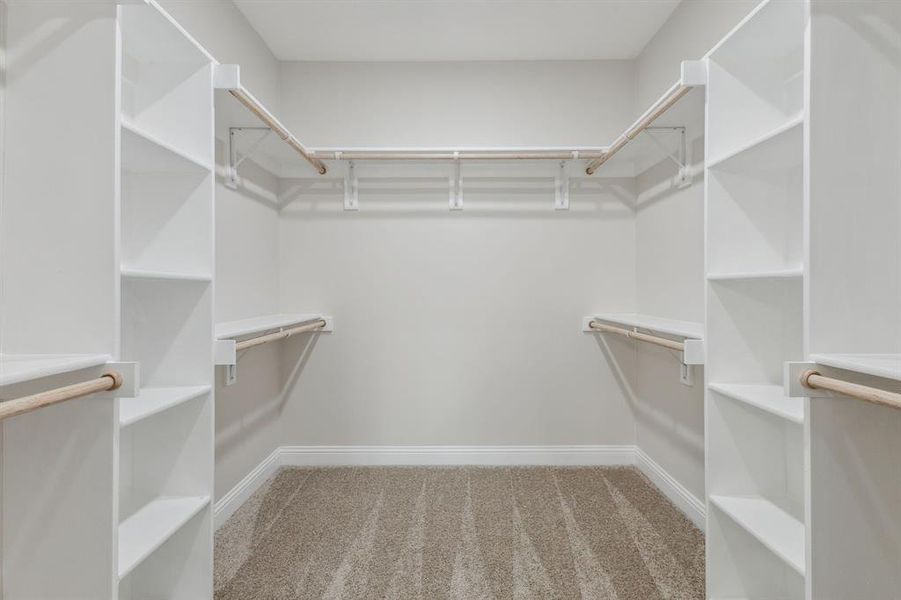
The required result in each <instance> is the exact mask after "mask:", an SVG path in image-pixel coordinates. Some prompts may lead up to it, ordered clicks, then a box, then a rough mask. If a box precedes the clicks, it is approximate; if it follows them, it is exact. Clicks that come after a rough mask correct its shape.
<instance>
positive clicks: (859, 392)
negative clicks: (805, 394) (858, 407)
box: [801, 371, 901, 408]
mask: <svg viewBox="0 0 901 600" xmlns="http://www.w3.org/2000/svg"><path fill="white" fill-rule="evenodd" d="M801 385H803V386H804V387H808V388H810V389H812V390H828V391H830V392H836V393H838V394H842V395H844V396H850V397H851V398H856V399H858V400H864V401H865V402H872V403H873V404H881V405H882V406H890V407H892V408H901V394H898V393H895V392H889V391H887V390H881V389H879V388H874V387H870V386H868V385H861V384H859V383H851V382H850V381H845V380H844V379H835V378H833V377H826V376H824V375H820V374H819V373H817V372H816V371H804V372H803V373H801Z"/></svg>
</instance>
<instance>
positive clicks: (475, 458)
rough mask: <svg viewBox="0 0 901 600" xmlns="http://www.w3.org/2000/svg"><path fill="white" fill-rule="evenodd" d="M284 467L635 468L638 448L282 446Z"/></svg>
mask: <svg viewBox="0 0 901 600" xmlns="http://www.w3.org/2000/svg"><path fill="white" fill-rule="evenodd" d="M280 450H281V463H282V464H283V465H291V466H304V467H312V466H326V465H361V466H362V465H411V466H412V465H415V466H436V465H482V466H493V465H497V466H513V465H553V466H573V465H631V464H633V463H634V457H635V447H634V446H282V447H281V448H280Z"/></svg>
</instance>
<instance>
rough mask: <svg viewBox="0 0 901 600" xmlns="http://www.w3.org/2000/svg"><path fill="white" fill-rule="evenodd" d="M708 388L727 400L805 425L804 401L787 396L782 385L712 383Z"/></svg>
mask: <svg viewBox="0 0 901 600" xmlns="http://www.w3.org/2000/svg"><path fill="white" fill-rule="evenodd" d="M708 387H709V388H710V389H711V390H713V391H714V392H717V393H718V394H721V395H723V396H726V397H727V398H732V399H733V400H737V401H739V402H744V403H745V404H749V405H751V406H754V407H756V408H758V409H760V410H763V411H766V412H768V413H770V414H773V415H776V416H777V417H781V418H783V419H787V420H789V421H792V422H794V423H799V424H803V423H804V399H803V398H792V397H790V396H786V395H785V390H784V389H783V388H782V386H781V385H765V384H740V383H711V384H710V385H708Z"/></svg>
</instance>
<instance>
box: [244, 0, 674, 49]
mask: <svg viewBox="0 0 901 600" xmlns="http://www.w3.org/2000/svg"><path fill="white" fill-rule="evenodd" d="M679 1H680V0H234V3H235V4H236V5H237V6H238V8H239V9H240V10H241V12H243V13H244V15H245V16H246V17H247V19H248V21H250V24H251V25H252V26H253V27H254V28H255V29H256V30H257V31H258V32H259V34H260V36H262V38H263V39H264V40H265V41H266V43H267V44H268V45H269V48H270V49H271V50H272V53H273V54H275V56H276V58H278V59H279V60H316V61H451V60H589V59H608V60H613V59H630V58H635V57H636V56H638V54H640V53H641V50H642V49H643V48H644V46H645V44H647V43H648V41H649V40H650V39H651V38H652V37H653V36H654V34H655V33H656V32H657V30H658V29H659V28H660V26H661V25H663V23H664V22H665V21H666V20H667V18H669V16H670V14H671V13H672V12H673V10H674V9H675V8H676V6H677V5H678V4H679Z"/></svg>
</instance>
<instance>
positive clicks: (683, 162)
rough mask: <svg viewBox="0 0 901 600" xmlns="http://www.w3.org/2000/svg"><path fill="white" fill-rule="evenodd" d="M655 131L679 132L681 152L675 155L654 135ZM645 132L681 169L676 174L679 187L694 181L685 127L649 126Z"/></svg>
mask: <svg viewBox="0 0 901 600" xmlns="http://www.w3.org/2000/svg"><path fill="white" fill-rule="evenodd" d="M655 131H674V132H677V133H678V134H679V138H680V139H679V154H678V155H673V153H672V152H670V151H669V148H667V147H666V146H665V145H664V144H663V142H661V141H660V140H659V139H657V136H655V135H654V132H655ZM644 134H645V135H646V136H648V139H649V140H651V141H652V142H654V144H656V145H657V147H658V148H660V149H661V150H663V152H664V153H665V154H666V157H667V158H668V159H670V160H671V161H673V163H674V164H675V165H676V167H678V169H679V171H678V173H677V174H676V178H675V183H676V185H677V186H678V187H679V189H682V188H685V187H688V186H689V185H691V182H692V174H691V168H690V166H689V164H688V140H687V136H686V133H685V127H681V126H680V127H647V128H646V129H645V130H644Z"/></svg>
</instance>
